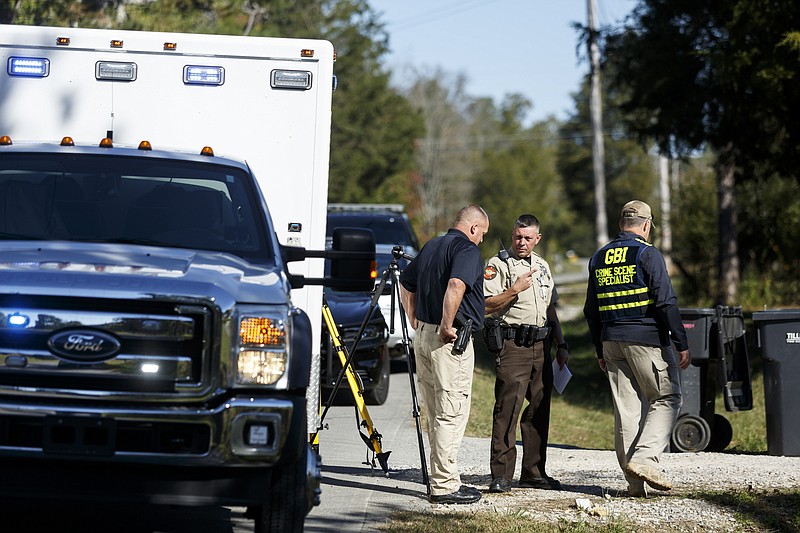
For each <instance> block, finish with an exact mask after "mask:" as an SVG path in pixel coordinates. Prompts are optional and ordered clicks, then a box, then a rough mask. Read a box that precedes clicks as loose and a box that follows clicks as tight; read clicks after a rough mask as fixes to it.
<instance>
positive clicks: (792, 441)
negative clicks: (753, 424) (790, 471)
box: [753, 309, 800, 456]
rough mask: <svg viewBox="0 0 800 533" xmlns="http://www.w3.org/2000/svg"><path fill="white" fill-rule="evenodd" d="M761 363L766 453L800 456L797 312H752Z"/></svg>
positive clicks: (799, 313) (799, 318)
mask: <svg viewBox="0 0 800 533" xmlns="http://www.w3.org/2000/svg"><path fill="white" fill-rule="evenodd" d="M753 323H754V324H755V326H756V331H757V333H758V334H757V335H756V346H758V347H759V348H761V357H762V358H763V360H764V408H765V411H766V415H767V453H768V454H769V455H791V456H800V415H798V413H800V393H798V390H800V389H799V388H800V309H775V310H772V311H758V312H756V313H753Z"/></svg>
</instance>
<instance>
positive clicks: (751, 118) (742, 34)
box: [603, 0, 800, 305]
mask: <svg viewBox="0 0 800 533" xmlns="http://www.w3.org/2000/svg"><path fill="white" fill-rule="evenodd" d="M603 53H604V61H605V63H606V64H608V65H611V66H612V67H613V68H612V69H611V76H612V79H611V85H612V86H613V87H614V88H615V89H616V90H618V91H619V92H620V93H621V95H623V97H624V103H623V104H622V105H621V109H622V110H623V111H624V112H625V113H626V117H625V119H626V122H627V124H628V126H629V127H631V128H632V129H633V130H634V131H635V132H636V133H637V134H638V135H639V137H640V139H641V140H642V141H643V142H646V143H650V142H653V141H655V143H656V144H657V145H658V147H659V149H660V150H661V152H662V153H664V154H669V155H671V156H687V155H689V154H691V153H693V152H694V151H696V150H698V149H700V148H702V147H705V146H707V147H710V148H711V149H712V150H713V152H714V153H715V154H716V164H715V174H716V181H717V195H718V209H719V217H718V226H719V252H718V253H719V262H720V264H719V268H718V272H719V277H718V288H717V300H718V301H719V302H720V303H725V304H728V305H733V304H734V303H735V300H736V298H737V292H738V285H739V282H740V264H739V260H740V257H739V248H738V244H737V221H738V210H737V198H736V194H735V186H736V183H737V182H742V181H746V180H749V179H751V178H752V176H753V173H754V172H762V173H763V172H766V173H767V174H769V173H771V172H776V173H779V174H783V175H785V176H794V177H795V178H796V177H797V166H798V165H797V161H796V158H797V154H798V148H800V123H798V121H796V120H795V119H794V113H796V109H797V108H798V106H800V83H798V81H800V80H799V79H798V78H800V62H798V55H800V10H798V9H797V5H796V2H795V1H794V0H776V1H772V2H764V1H761V0H730V1H727V2H716V1H714V0H641V3H640V4H639V5H638V6H637V7H636V9H635V10H634V12H633V14H632V16H631V17H630V18H629V20H628V21H627V22H626V24H625V25H624V27H622V28H621V29H616V30H613V31H610V32H608V34H607V35H606V41H605V44H604V47H603Z"/></svg>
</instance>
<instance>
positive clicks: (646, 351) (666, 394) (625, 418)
mask: <svg viewBox="0 0 800 533" xmlns="http://www.w3.org/2000/svg"><path fill="white" fill-rule="evenodd" d="M603 357H604V359H605V361H606V370H607V371H608V381H609V383H610V384H611V397H612V399H613V400H614V448H615V450H616V452H617V460H618V461H619V466H620V467H621V468H622V469H623V471H624V469H625V466H626V465H627V464H628V462H629V461H636V462H637V463H644V464H649V465H651V466H655V465H656V464H657V463H658V459H659V457H660V456H661V453H662V452H663V451H664V450H665V449H666V447H667V446H668V445H669V439H670V435H671V434H672V427H673V426H674V425H675V420H676V419H677V418H678V413H679V411H680V409H681V401H682V399H681V387H680V374H679V370H678V365H677V362H676V360H675V355H674V354H673V352H672V350H671V349H670V348H663V349H662V348H660V347H657V346H645V345H641V344H633V343H630V342H620V341H603ZM625 477H626V479H627V480H628V483H629V484H632V485H633V484H637V482H636V480H634V479H633V478H629V477H628V476H625ZM638 484H639V485H640V484H641V482H638Z"/></svg>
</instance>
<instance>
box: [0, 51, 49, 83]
mask: <svg viewBox="0 0 800 533" xmlns="http://www.w3.org/2000/svg"><path fill="white" fill-rule="evenodd" d="M49 74H50V60H49V59H47V58H44V57H21V56H11V57H9V58H8V75H9V76H20V77H24V78H46V77H47V76H48V75H49Z"/></svg>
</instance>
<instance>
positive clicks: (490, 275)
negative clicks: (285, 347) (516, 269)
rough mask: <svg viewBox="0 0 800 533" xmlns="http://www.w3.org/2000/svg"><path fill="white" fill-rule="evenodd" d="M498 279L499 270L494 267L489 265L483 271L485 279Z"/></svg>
mask: <svg viewBox="0 0 800 533" xmlns="http://www.w3.org/2000/svg"><path fill="white" fill-rule="evenodd" d="M496 277H497V269H496V268H495V267H493V266H492V265H487V266H486V268H484V269H483V279H486V280H490V279H494V278H496Z"/></svg>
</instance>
